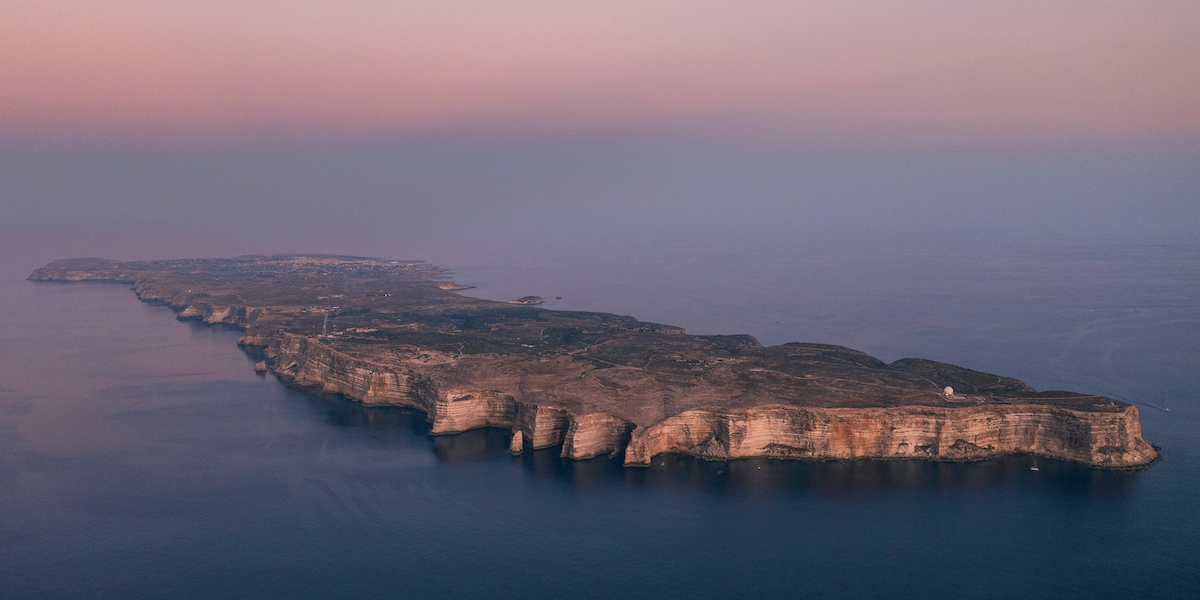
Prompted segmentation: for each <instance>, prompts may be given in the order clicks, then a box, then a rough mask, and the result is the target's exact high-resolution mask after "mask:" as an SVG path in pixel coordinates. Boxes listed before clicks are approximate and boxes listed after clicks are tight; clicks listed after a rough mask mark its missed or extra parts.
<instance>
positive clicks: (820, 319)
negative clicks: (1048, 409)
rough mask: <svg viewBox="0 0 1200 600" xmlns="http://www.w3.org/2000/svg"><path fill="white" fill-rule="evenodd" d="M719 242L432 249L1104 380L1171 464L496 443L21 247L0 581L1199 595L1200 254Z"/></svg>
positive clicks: (75, 587)
mask: <svg viewBox="0 0 1200 600" xmlns="http://www.w3.org/2000/svg"><path fill="white" fill-rule="evenodd" d="M711 242H712V240H705V241H703V243H701V242H698V241H695V240H686V239H682V240H676V241H675V242H671V243H667V242H662V243H657V242H656V243H655V244H653V245H650V246H641V247H635V248H632V247H631V248H626V249H624V250H622V249H609V250H608V251H607V252H606V253H605V254H603V257H602V258H601V255H600V254H598V253H594V252H589V251H586V250H580V251H578V252H575V253H570V252H567V253H549V254H544V255H539V256H536V257H534V258H529V257H524V258H522V259H521V260H519V261H518V260H516V259H510V258H504V257H497V258H492V259H483V258H476V259H471V260H467V259H459V261H458V263H457V264H454V263H453V261H449V263H448V261H446V260H442V261H441V262H443V264H446V266H450V267H452V268H454V269H455V271H456V272H457V274H458V275H457V279H458V280H459V281H460V282H465V283H472V284H477V285H479V288H478V289H477V290H474V292H475V293H478V294H479V295H483V296H488V297H495V298H508V297H517V296H521V295H525V294H527V293H537V294H539V295H542V296H544V297H548V298H553V297H554V296H562V297H563V299H562V300H554V301H552V302H550V304H551V305H553V306H559V307H564V308H581V309H602V310H609V311H614V312H622V313H629V314H634V315H636V316H638V317H641V318H645V319H649V320H658V321H663V322H668V323H672V324H679V325H683V326H685V327H688V328H689V329H690V330H691V331H693V332H696V333H718V332H719V333H732V332H750V333H754V334H756V335H758V336H759V337H760V338H761V339H762V340H763V341H764V342H767V343H781V342H785V341H791V340H793V339H794V340H804V341H820V342H834V343H841V344H845V345H848V346H852V347H856V348H859V349H862V350H865V351H868V352H871V353H874V354H876V355H877V356H879V357H880V358H883V359H885V360H894V359H896V358H900V357H903V356H924V357H929V358H935V359H941V360H948V361H952V362H956V363H958V364H963V365H966V366H970V367H974V368H980V369H986V370H990V371H995V372H1001V373H1004V374H1008V375H1014V376H1017V377H1021V378H1024V379H1026V380H1028V381H1030V382H1031V383H1033V384H1034V385H1035V386H1037V387H1039V388H1042V389H1045V388H1060V387H1065V388H1069V389H1076V390H1082V391H1094V392H1100V393H1107V394H1110V395H1116V396H1119V397H1122V398H1125V399H1127V400H1130V401H1134V402H1138V403H1140V404H1141V405H1142V406H1141V410H1142V421H1143V426H1144V430H1145V436H1146V437H1147V439H1149V440H1150V441H1152V442H1154V443H1156V444H1158V445H1160V446H1161V447H1162V453H1163V460H1162V461H1160V462H1159V463H1157V464H1156V465H1155V466H1153V467H1152V468H1150V469H1149V470H1145V471H1138V472H1107V471H1095V470H1090V469H1087V468H1085V467H1082V466H1079V465H1074V464H1067V463H1059V462H1053V461H1045V460H1039V461H1038V464H1039V466H1040V470H1039V471H1036V472H1034V471H1030V470H1029V466H1030V464H1031V462H1032V461H1031V459H1029V458H1025V457H1010V458H1004V459H999V460H993V461H988V462H984V463H977V464H965V465H963V464H935V463H925V462H908V461H905V462H871V461H861V462H850V463H798V462H776V461H765V460H748V461H739V462H730V463H715V462H714V463H706V462H702V461H695V460H690V459H683V458H666V459H664V460H663V461H662V462H665V465H664V464H659V462H657V461H656V463H655V466H653V467H651V468H649V469H637V470H629V469H624V468H622V467H620V466H619V464H617V463H615V462H612V461H608V460H605V459H598V460H592V461H586V462H566V461H562V460H560V459H559V458H558V457H557V456H556V453H555V452H553V451H543V452H535V453H532V454H526V455H525V456H522V457H519V458H513V457H510V456H509V455H508V454H507V452H506V447H507V437H506V435H505V433H504V432H494V431H475V432H469V433H466V434H462V435H457V436H443V437H430V436H428V435H427V433H426V432H427V429H428V428H427V425H426V424H425V421H424V418H423V416H422V415H420V414H418V413H414V412H410V411H405V410H399V409H386V408H374V409H367V408H363V407H361V406H359V405H356V404H354V403H352V402H349V401H346V400H344V399H340V398H337V397H330V396H322V395H317V394H312V393H309V392H306V391H302V390H294V389H289V388H287V387H285V386H283V385H281V384H279V383H278V382H277V381H275V380H274V379H273V378H270V377H260V376H257V375H255V374H254V373H253V371H252V369H251V365H252V364H253V360H254V359H253V357H250V356H248V355H246V354H245V353H243V352H242V351H241V350H239V349H238V348H237V347H236V346H235V344H234V341H235V340H236V338H237V336H238V332H236V331H229V330H221V329H216V328H206V327H200V326H195V325H189V324H184V323H180V322H177V321H175V320H174V319H173V315H172V313H171V311H169V310H168V309H166V308H162V307H156V306H151V305H147V304H142V303H139V302H138V301H137V300H136V299H135V298H134V296H133V294H132V293H131V292H129V291H128V290H127V289H125V288H123V287H121V286H110V285H90V284H76V285H72V284H34V283H30V282H25V281H21V279H20V278H21V277H22V276H23V275H24V274H26V273H27V272H28V270H29V269H32V268H33V267H35V266H39V265H36V264H24V263H20V262H19V261H18V262H13V261H9V262H7V263H5V264H4V265H2V266H3V267H4V268H3V274H4V275H5V279H4V281H3V283H0V597H4V598H24V597H29V598H164V597H189V598H245V597H264V598H274V597H279V598H284V597H286V598H338V597H342V598H365V597H380V598H393V597H414V598H416V597H465V598H485V597H487V598H491V597H518V596H520V597H557V596H565V595H570V596H572V597H584V598H588V597H591V598H612V597H618V596H624V597H663V598H716V597H756V598H793V597H860V596H861V597H887V598H928V597H973V598H1059V597H1089V598H1187V597H1197V595H1198V594H1200V561H1198V559H1200V513H1198V510H1197V509H1198V508H1200V504H1198V503H1197V498H1198V497H1200V470H1198V467H1200V429H1198V428H1197V425H1198V424H1200V399H1198V398H1200V248H1198V247H1196V246H1194V245H1187V244H1157V245H1155V244H1149V245H1130V244H1102V243H1091V244H1085V243H1077V244H1069V243H1064V244H1058V245H1053V244H1051V245H1046V244H1042V245H1037V246H1036V247H1032V246H1028V245H1025V244H1021V243H1011V244H1002V245H999V246H995V245H992V246H988V245H982V246H981V245H979V244H973V243H970V242H956V245H954V246H952V247H947V246H946V245H944V244H942V243H934V242H930V241H921V240H917V241H911V240H910V241H907V242H904V243H895V242H894V243H887V244H884V243H882V242H880V243H879V244H875V245H873V244H871V243H858V244H844V243H831V242H795V241H790V240H785V239H771V240H743V241H740V242H738V241H727V243H722V244H713V243H711ZM431 258H434V259H435V260H436V259H437V257H431ZM1155 406H1158V407H1166V408H1170V411H1169V412H1167V411H1164V410H1160V409H1158V408H1155Z"/></svg>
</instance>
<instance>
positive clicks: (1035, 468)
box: [1029, 463, 1038, 471]
mask: <svg viewBox="0 0 1200 600" xmlns="http://www.w3.org/2000/svg"><path fill="white" fill-rule="evenodd" d="M1029 470H1030V471H1036V470H1038V466H1037V463H1033V466H1032V467H1029Z"/></svg>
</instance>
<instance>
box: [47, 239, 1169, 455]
mask: <svg viewBox="0 0 1200 600" xmlns="http://www.w3.org/2000/svg"><path fill="white" fill-rule="evenodd" d="M30 279H31V280H34V281H58V282H76V281H91V282H113V283H122V284H127V285H130V286H132V289H133V291H134V292H135V293H136V294H137V296H138V297H139V298H140V299H141V300H143V301H146V302H156V303H163V304H165V305H167V306H169V307H171V308H172V309H174V310H175V311H177V313H178V318H179V319H183V320H187V319H194V320H197V321H202V322H204V323H209V324H226V325H229V326H233V327H236V328H240V329H243V330H244V335H242V336H241V338H240V339H239V340H238V343H239V344H241V345H243V346H246V347H247V348H248V349H249V350H251V351H253V352H260V353H261V357H262V358H263V360H262V361H261V362H259V364H258V365H256V368H257V369H258V370H260V371H269V372H270V373H273V374H274V375H276V376H278V377H279V378H281V379H282V380H285V381H287V382H292V383H294V384H298V385H300V386H306V387H311V388H316V389H318V390H321V391H323V392H328V393H333V394H341V395H343V396H345V397H347V398H350V399H352V400H355V401H358V402H362V403H363V404H367V405H385V406H401V407H410V408H415V409H418V410H421V411H424V413H425V414H426V415H428V418H429V421H430V423H431V433H432V434H435V435H438V434H452V433H458V432H462V431H466V430H470V429H475V428H481V427H499V428H504V429H507V430H509V431H511V435H512V438H511V446H510V449H511V451H512V452H513V453H521V452H523V451H526V450H538V449H547V448H561V450H560V453H561V456H563V457H565V458H571V459H588V458H593V457H598V456H609V457H613V458H619V459H621V460H623V461H624V464H625V465H627V466H645V465H649V464H650V463H651V461H652V460H653V459H654V457H655V456H658V455H661V454H666V453H680V454H687V455H693V456H697V457H701V458H704V459H712V460H729V459H738V458H747V457H770V458H781V459H809V460H848V459H863V458H870V459H926V460H939V461H974V460H982V459H985V458H989V457H995V456H1000V455H1006V454H1027V455H1033V456H1040V457H1047V458H1054V459H1062V460H1069V461H1076V462H1080V463H1085V464H1087V465H1091V466H1093V467H1097V468H1108V469H1126V468H1138V467H1143V466H1146V465H1148V464H1150V463H1152V462H1153V461H1154V460H1156V459H1157V457H1158V455H1157V452H1156V450H1155V448H1154V447H1153V446H1152V445H1151V444H1149V443H1148V442H1146V441H1145V440H1144V439H1142V435H1141V425H1140V423H1139V420H1138V411H1137V407H1135V406H1131V405H1129V404H1126V403H1124V402H1119V401H1117V400H1113V399H1110V398H1105V397H1101V396H1095V395H1087V394H1077V393H1071V392H1063V391H1043V392H1039V391H1037V390H1035V389H1034V388H1032V387H1031V386H1029V385H1027V384H1025V383H1023V382H1021V381H1018V380H1016V379H1012V378H1008V377H1001V376H998V375H991V374H988V373H982V372H979V371H974V370H971V369H966V368H962V367H956V366H953V365H949V364H945V363H941V362H935V361H931V360H923V359H916V358H906V359H902V360H897V361H895V362H892V363H886V364H885V363H884V362H882V361H880V360H878V359H876V358H874V357H872V356H869V355H867V354H864V353H862V352H858V351H856V350H851V349H849V348H843V347H840V346H832V345H824V344H805V343H789V344H783V345H779V346H763V345H762V344H760V343H759V342H758V340H756V339H755V338H754V337H752V336H749V335H689V334H688V333H687V332H685V331H684V330H683V329H682V328H679V327H673V326H670V325H662V324H658V323H649V322H645V321H639V320H637V319H635V318H633V317H627V316H619V315H614V314H606V313H597V312H573V311H560V310H549V309H545V308H538V307H535V306H534V304H537V303H540V301H541V298H538V297H536V296H526V297H523V298H518V299H515V300H513V301H511V302H499V301H492V300H484V299H479V298H471V297H468V296H465V295H462V294H461V293H460V292H462V291H463V290H465V289H468V287H469V286H462V285H458V284H455V283H454V282H452V281H450V277H449V275H448V272H447V271H445V270H442V269H440V268H438V267H436V266H434V265H431V264H429V263H426V262H421V261H398V260H383V259H374V258H360V257H349V256H328V255H315V254H309V255H297V254H273V255H259V256H241V257H236V258H223V259H196V260H154V261H141V262H119V261H113V260H103V259H94V258H83V259H71V260H60V261H55V262H52V263H50V264H48V265H46V266H45V267H43V268H40V269H37V270H36V271H34V272H33V274H32V275H31V276H30Z"/></svg>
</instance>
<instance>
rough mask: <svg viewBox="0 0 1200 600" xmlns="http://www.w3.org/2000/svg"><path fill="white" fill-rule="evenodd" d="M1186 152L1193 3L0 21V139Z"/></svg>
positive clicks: (1195, 56) (138, 11) (48, 14)
mask: <svg viewBox="0 0 1200 600" xmlns="http://www.w3.org/2000/svg"><path fill="white" fill-rule="evenodd" d="M631 132H634V133H637V132H649V133H651V134H658V133H665V134H676V133H682V134H689V135H691V134H700V135H717V136H731V137H736V138H752V139H768V140H784V141H804V140H821V141H827V140H849V141H852V142H866V143H873V142H877V141H882V142H888V143H893V142H897V141H899V142H916V143H926V142H935V143H936V142H943V141H949V142H955V143H958V142H969V143H980V142H982V143H993V142H994V143H1011V142H1023V141H1038V142H1042V141H1049V142H1056V141H1072V140H1109V141H1117V142H1125V141H1138V142H1140V141H1156V140H1158V141H1186V142H1192V141H1197V140H1200V2H1197V1H1196V0H1182V1H1160V0H1142V1H1139V2H1108V1H1103V0H1087V1H1050V0H1041V1H1026V0H1007V1H979V2H962V1H942V0H908V1H894V2H892V1H875V2H869V1H855V0H847V1H838V2H828V1H826V2H803V1H797V0H793V1H778V2H776V1H766V2H706V1H700V0H690V1H678V2H677V1H657V2H652V1H621V0H607V1H603V2H600V1H596V2H591V1H579V2H563V1H525V2H491V1H482V0H481V1H473V2H456V1H452V0H428V1H396V0H343V1H341V2H332V1H317V0H292V1H283V0H236V1H235V0H211V1H208V2H200V1H191V2H184V1H182V0H107V1H105V0H90V1H83V0H6V1H5V2H4V3H3V4H2V5H0V140H5V139H7V140H34V141H37V140H60V141H61V140H71V139H81V138H82V139H91V140H95V139H100V140H106V139H115V140H128V139H133V140H137V139H154V140H161V139H166V140H205V141H217V142H220V141H227V140H228V141H238V140H253V139H259V138H265V139H274V138H278V137H287V138H301V139H315V140H322V139H331V140H353V139H361V138H391V137H402V136H411V135H440V134H456V135H462V134H467V135H471V134H481V135H501V136H509V135H515V136H542V135H563V134H566V135H573V134H627V133H631Z"/></svg>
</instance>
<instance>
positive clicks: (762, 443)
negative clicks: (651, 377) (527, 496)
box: [625, 404, 1157, 468]
mask: <svg viewBox="0 0 1200 600" xmlns="http://www.w3.org/2000/svg"><path fill="white" fill-rule="evenodd" d="M667 452H675V453H682V454H691V455H694V456H699V457H703V458H713V459H727V458H747V457H753V456H766V457H777V458H807V459H839V460H841V459H854V458H886V459H898V458H923V459H936V460H950V461H968V460H979V459H983V458H987V457H990V456H997V455H1002V454H1018V453H1020V454H1032V455H1036V456H1045V457H1047V458H1057V459H1063V460H1071V461H1077V462H1083V463H1088V464H1092V465H1096V466H1100V467H1108V468H1124V467H1130V466H1136V465H1143V464H1147V463H1149V462H1151V461H1153V460H1154V459H1155V458H1156V456H1157V454H1156V453H1155V451H1154V448H1153V447H1152V446H1151V445H1150V444H1149V443H1147V442H1146V441H1145V440H1143V439H1142V436H1141V425H1140V424H1139V422H1138V413H1137V408H1135V407H1133V406H1129V407H1126V408H1125V410H1123V411H1120V412H1110V413H1096V412H1086V411H1078V410H1071V409H1063V408H1055V407H1048V406H1041V405H1020V404H1017V405H1009V406H964V407H961V408H926V407H898V408H886V409H884V408H798V407H790V406H761V407H755V408H752V409H750V410H746V411H721V410H691V411H687V412H684V413H681V414H679V415H676V416H674V417H671V418H668V419H666V420H664V421H662V422H660V423H657V424H655V425H653V426H651V427H648V428H645V429H641V430H638V431H635V432H634V433H633V437H632V440H631V441H630V443H629V447H628V449H627V450H626V452H625V464H627V465H644V464H649V462H650V460H651V459H652V458H653V457H654V456H655V455H657V454H662V453H667Z"/></svg>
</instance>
